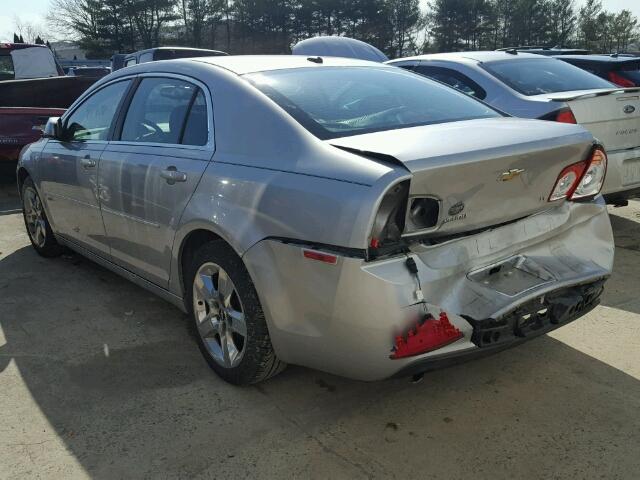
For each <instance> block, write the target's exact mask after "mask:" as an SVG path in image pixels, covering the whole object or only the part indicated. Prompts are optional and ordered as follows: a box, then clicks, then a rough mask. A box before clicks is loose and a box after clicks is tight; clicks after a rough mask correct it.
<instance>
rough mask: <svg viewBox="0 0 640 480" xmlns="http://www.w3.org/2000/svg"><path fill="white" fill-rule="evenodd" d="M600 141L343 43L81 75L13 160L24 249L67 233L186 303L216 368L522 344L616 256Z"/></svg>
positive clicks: (372, 366)
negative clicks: (55, 115) (68, 103)
mask: <svg viewBox="0 0 640 480" xmlns="http://www.w3.org/2000/svg"><path fill="white" fill-rule="evenodd" d="M606 163H607V158H606V155H605V153H604V151H603V149H602V147H601V146H600V145H598V144H597V143H595V142H594V140H593V137H592V136H591V134H590V133H589V132H587V131H586V130H584V129H582V128H581V127H579V126H576V125H568V124H559V123H552V122H541V121H536V120H522V119H514V118H508V117H505V116H503V115H502V114H500V113H498V112H496V111H494V110H493V109H492V108H491V107H488V106H486V105H484V104H482V103H481V102H479V101H477V100H475V99H473V98H471V97H469V96H467V95H464V94H462V93H459V92H457V91H455V90H453V89H451V88H449V87H446V86H444V85H442V84H440V83H437V82H434V81H432V80H429V79H427V78H424V77H421V76H417V75H413V74H411V73H409V72H406V71H403V70H401V69H398V68H394V67H392V66H386V65H380V64H375V63H369V62H364V61H357V60H349V59H331V58H321V57H310V58H306V57H293V56H278V57H269V56H259V57H250V56H245V57H211V58H198V59H184V60H171V61H163V62H153V63H147V64H144V65H139V66H135V67H131V68H126V69H122V70H119V71H118V72H115V73H113V74H111V75H109V76H107V77H105V78H104V79H102V80H101V81H99V82H98V83H97V84H95V85H94V86H93V87H92V88H91V89H90V90H89V91H87V92H86V93H85V94H84V95H83V96H82V97H81V98H80V99H78V101H77V102H76V103H75V104H74V105H73V106H72V107H71V108H70V109H69V110H68V111H67V112H66V114H65V115H64V116H63V117H62V118H60V119H51V120H50V121H49V123H48V124H47V127H46V130H45V135H44V137H43V138H42V139H41V140H40V141H38V142H36V143H34V144H31V145H30V146H28V147H27V148H25V150H24V151H23V152H22V154H21V158H20V162H19V165H18V179H19V188H20V191H21V195H22V199H23V204H24V216H25V225H26V228H27V231H28V233H29V236H30V238H31V241H32V243H33V246H34V248H35V250H36V251H37V252H38V253H39V254H41V255H43V256H46V257H52V256H55V255H58V254H60V253H61V252H62V249H63V248H65V247H67V248H71V249H73V250H75V251H77V252H80V253H81V254H83V255H86V256H87V257H89V258H91V259H93V260H94V261H96V262H98V263H100V264H102V265H104V266H105V267H107V268H109V269H111V270H113V271H115V272H118V273H119V274H121V275H123V276H125V277H126V278H128V279H130V280H132V281H133V282H135V283H137V284H139V285H141V286H143V287H145V288H147V289H149V290H151V291H153V292H155V293H157V294H158V295H160V296H161V297H163V298H165V299H167V300H168V301H170V302H172V303H173V304H175V305H177V306H178V307H179V308H181V309H183V310H184V311H185V312H188V313H189V314H190V315H191V317H192V325H193V328H194V330H195V332H197V335H196V337H197V339H198V343H199V346H200V349H201V351H202V353H203V354H204V357H205V358H206V360H207V362H208V363H209V365H210V366H211V367H212V368H213V369H214V370H215V371H216V372H217V373H218V374H219V375H220V376H221V377H222V378H224V379H225V380H227V381H229V382H232V383H235V384H247V383H253V382H258V381H261V380H264V379H267V378H269V377H270V376H273V375H275V374H276V373H278V372H280V371H281V370H282V369H283V368H284V366H285V365H286V364H287V363H292V364H298V365H304V366H308V367H311V368H316V369H321V370H324V371H328V372H332V373H335V374H338V375H344V376H349V377H353V378H357V379H362V380H376V379H382V378H385V377H389V376H393V375H409V374H413V373H417V372H423V371H425V370H428V369H431V368H435V367H438V366H442V365H445V364H447V363H449V362H452V361H458V360H462V359H469V358H473V357H475V356H478V355H483V354H485V353H490V352H494V351H497V350H499V349H502V348H506V347H509V346H512V345H516V344H518V343H520V342H522V341H525V340H527V339H529V338H532V337H535V336H536V335H540V334H542V333H545V332H548V331H550V330H552V329H554V328H556V327H558V326H560V325H563V324H566V323H567V322H569V321H572V320H575V319H576V318H578V317H580V316H581V315H583V314H584V313H585V312H588V311H589V310H590V309H592V308H593V307H594V306H595V305H596V304H597V303H598V299H599V297H600V294H601V292H602V289H603V284H604V282H605V280H606V278H607V277H608V276H609V274H610V273H611V268H612V262H613V241H612V234H611V227H610V224H609V219H608V216H607V211H606V208H605V205H604V202H603V201H602V198H601V196H599V191H600V188H601V187H602V183H603V181H604V176H605V172H606Z"/></svg>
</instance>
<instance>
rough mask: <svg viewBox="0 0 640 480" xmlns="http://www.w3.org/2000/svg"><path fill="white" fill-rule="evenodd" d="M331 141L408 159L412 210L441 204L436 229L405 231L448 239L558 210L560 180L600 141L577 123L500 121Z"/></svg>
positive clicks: (365, 152) (366, 152) (376, 155)
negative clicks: (417, 204)
mask: <svg viewBox="0 0 640 480" xmlns="http://www.w3.org/2000/svg"><path fill="white" fill-rule="evenodd" d="M328 142H329V143H330V144H332V145H334V146H336V147H339V148H342V149H345V150H348V151H352V152H354V153H359V154H360V155H364V156H369V157H371V158H378V159H381V160H382V161H384V159H385V158H386V159H391V160H393V159H395V161H397V162H401V163H402V165H404V166H405V167H406V168H407V170H409V171H410V172H411V173H412V174H413V176H412V179H411V185H410V191H409V208H408V209H407V210H408V211H410V210H411V208H410V207H411V204H412V201H413V200H414V199H415V198H416V197H421V196H422V197H424V196H428V197H431V198H433V199H436V200H437V202H438V205H439V214H438V217H437V222H436V224H435V225H433V227H431V228H427V229H415V230H414V231H408V230H407V229H405V234H409V235H411V234H419V235H422V234H426V233H431V234H432V236H442V235H451V234H456V233H461V232H469V231H473V230H476V229H482V228H486V227H490V226H495V225H500V224H503V223H507V222H510V221H513V220H516V219H519V218H522V217H526V216H529V215H532V214H534V213H537V212H541V211H544V210H546V209H548V208H550V207H551V206H552V205H553V204H550V203H549V202H548V198H549V195H550V193H551V190H552V189H553V187H554V186H555V182H556V180H557V178H558V175H559V174H560V172H561V171H562V169H563V168H564V167H566V166H568V165H570V164H572V163H576V162H579V161H582V160H584V159H585V158H586V157H587V155H588V153H589V151H590V149H591V147H592V145H593V138H592V136H591V135H590V134H589V133H588V132H587V131H586V130H584V129H583V128H581V127H579V126H576V125H568V124H559V123H552V122H543V121H537V120H524V119H514V118H496V119H480V120H469V121H463V122H453V123H446V124H437V125H428V126H421V127H413V128H405V129H398V130H388V131H384V132H377V133H370V134H364V135H357V136H351V137H344V138H338V139H332V140H328ZM562 201H563V200H561V201H559V202H562ZM408 223H410V222H408Z"/></svg>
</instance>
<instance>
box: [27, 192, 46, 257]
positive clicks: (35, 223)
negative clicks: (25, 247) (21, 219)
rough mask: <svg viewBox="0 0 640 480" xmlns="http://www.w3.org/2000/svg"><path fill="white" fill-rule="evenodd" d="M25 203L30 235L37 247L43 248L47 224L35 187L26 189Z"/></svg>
mask: <svg viewBox="0 0 640 480" xmlns="http://www.w3.org/2000/svg"><path fill="white" fill-rule="evenodd" d="M23 204H24V216H25V219H26V223H27V229H28V230H29V236H30V237H31V240H33V243H34V244H35V245H36V246H37V247H39V248H43V247H44V245H45V243H46V241H47V226H46V223H45V222H46V220H45V217H44V210H43V208H42V202H41V201H40V196H39V195H38V192H36V191H35V189H34V188H33V187H27V188H25V189H24V200H23Z"/></svg>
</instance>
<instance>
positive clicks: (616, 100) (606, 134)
mask: <svg viewBox="0 0 640 480" xmlns="http://www.w3.org/2000/svg"><path fill="white" fill-rule="evenodd" d="M537 97H544V98H547V99H549V100H552V101H556V102H564V103H566V104H567V105H568V106H569V108H570V109H571V111H572V112H573V115H574V116H575V118H576V121H577V122H578V123H579V124H580V125H582V126H583V127H585V128H586V129H587V130H589V131H590V132H591V133H592V134H593V136H594V137H595V138H596V139H598V140H599V141H600V142H602V143H603V145H604V146H605V148H606V149H607V152H615V151H617V150H626V149H631V148H637V147H640V88H627V89H622V88H618V89H611V90H586V91H580V92H563V93H551V94H546V95H537Z"/></svg>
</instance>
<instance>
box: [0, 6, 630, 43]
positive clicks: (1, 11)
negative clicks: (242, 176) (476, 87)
mask: <svg viewBox="0 0 640 480" xmlns="http://www.w3.org/2000/svg"><path fill="white" fill-rule="evenodd" d="M420 1H421V3H422V5H423V6H425V5H426V4H427V3H428V0H420ZM49 2H50V0H0V41H9V40H12V39H13V31H14V30H15V23H16V18H19V19H20V20H21V21H22V22H23V23H26V22H29V23H34V24H41V25H43V26H46V20H45V17H46V15H47V11H48V9H49ZM583 2H584V0H576V5H578V6H580V5H581V4H582V3H583ZM602 5H603V7H604V8H605V9H606V10H610V11H620V10H622V9H623V8H626V9H627V10H631V11H632V12H633V13H634V15H636V16H637V17H640V0H602ZM57 40H63V39H59V38H58V39H57Z"/></svg>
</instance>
